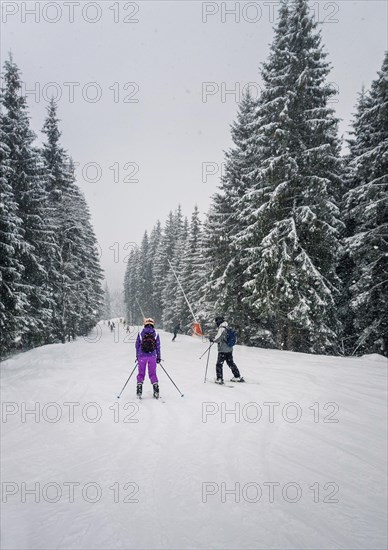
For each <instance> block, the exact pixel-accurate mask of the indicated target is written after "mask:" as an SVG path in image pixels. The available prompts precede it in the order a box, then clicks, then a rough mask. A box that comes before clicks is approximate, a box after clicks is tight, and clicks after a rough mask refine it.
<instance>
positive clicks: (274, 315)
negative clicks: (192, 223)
mask: <svg viewBox="0 0 388 550" xmlns="http://www.w3.org/2000/svg"><path fill="white" fill-rule="evenodd" d="M325 57H326V54H325V53H324V52H323V47H322V45H321V36H320V33H319V32H316V24H315V23H313V21H312V18H311V17H310V16H309V14H308V5H307V2H306V0H296V1H295V2H293V3H292V4H290V3H289V2H288V1H287V0H285V1H283V3H282V5H281V8H280V13H279V23H278V25H277V28H276V30H275V38H274V42H273V44H272V46H271V52H270V56H269V60H268V62H267V63H265V64H264V66H263V70H262V77H263V80H264V85H265V87H264V90H263V93H262V96H261V98H260V102H259V106H258V111H257V129H258V135H257V143H258V146H259V149H260V166H259V170H258V172H257V176H256V177H257V181H256V184H255V189H256V190H258V191H259V192H256V193H252V194H251V195H249V194H248V198H249V199H250V200H248V201H246V202H245V207H244V209H243V210H242V212H241V218H242V219H247V220H249V226H248V228H247V229H245V228H244V232H243V233H242V234H240V235H239V239H237V242H239V243H241V246H244V248H245V256H244V262H245V264H246V265H247V266H248V267H247V269H246V271H245V275H246V277H247V282H246V283H245V288H246V290H247V291H248V292H249V297H248V298H247V299H246V303H247V304H248V306H249V307H250V308H252V310H255V311H256V312H257V316H259V317H260V318H261V319H262V321H263V326H264V328H266V329H269V330H271V333H272V334H273V338H274V339H275V341H276V344H277V346H278V347H281V348H284V349H291V350H295V351H298V350H299V351H306V352H308V351H309V352H314V353H325V352H329V351H333V350H335V349H336V334H337V331H338V329H339V327H338V321H337V319H336V314H335V304H336V299H337V295H338V285H339V282H338V279H337V277H336V262H337V256H338V247H339V243H338V238H339V232H340V230H341V229H342V223H341V222H340V220H339V211H338V207H337V205H336V197H337V196H338V195H339V189H340V187H341V185H342V182H341V177H340V176H341V170H342V166H341V160H340V157H339V150H340V146H339V141H338V138H337V125H338V121H337V119H336V118H335V116H334V113H333V110H332V109H330V108H329V107H328V104H327V102H328V99H329V98H330V96H331V95H332V94H333V90H332V89H331V88H330V87H329V86H328V85H327V84H326V78H327V75H328V73H329V64H328V63H327V62H326V61H325Z"/></svg>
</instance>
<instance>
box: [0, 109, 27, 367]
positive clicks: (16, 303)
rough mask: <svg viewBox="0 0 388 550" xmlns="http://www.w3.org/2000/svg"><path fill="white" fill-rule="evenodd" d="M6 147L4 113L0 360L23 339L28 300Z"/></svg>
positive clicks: (0, 183) (0, 202) (0, 189)
mask: <svg viewBox="0 0 388 550" xmlns="http://www.w3.org/2000/svg"><path fill="white" fill-rule="evenodd" d="M9 152H10V150H9V147H8V146H7V145H6V143H5V138H4V131H3V114H2V113H1V112H0V197H1V199H0V257H1V262H0V335H1V341H0V350H1V351H0V357H3V356H5V355H6V354H7V353H8V352H9V351H11V350H12V349H13V348H14V347H15V346H16V345H17V344H16V343H17V341H18V339H19V338H21V328H22V326H23V317H24V311H25V309H26V307H27V297H26V292H25V289H24V286H23V284H22V282H21V279H22V272H23V265H22V263H21V262H20V252H21V250H22V249H23V247H24V232H23V227H22V220H21V218H19V216H18V214H17V204H16V201H15V197H14V194H13V191H12V186H11V183H10V176H11V173H12V168H11V166H10V159H9Z"/></svg>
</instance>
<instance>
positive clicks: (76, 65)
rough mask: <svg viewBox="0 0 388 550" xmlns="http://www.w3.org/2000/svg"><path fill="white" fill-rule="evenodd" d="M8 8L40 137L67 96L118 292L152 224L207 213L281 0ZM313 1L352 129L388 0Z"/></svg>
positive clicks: (65, 114)
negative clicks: (53, 102)
mask: <svg viewBox="0 0 388 550" xmlns="http://www.w3.org/2000/svg"><path fill="white" fill-rule="evenodd" d="M1 4H2V6H1V7H2V19H1V30H2V37H1V57H2V63H3V61H4V58H5V56H6V55H7V52H8V51H9V50H12V52H13V56H14V60H15V61H16V63H17V64H18V66H19V68H20V69H21V71H22V76H23V81H24V82H25V83H26V90H27V91H28V93H27V97H28V103H29V107H30V113H31V118H32V127H33V129H34V130H35V131H36V132H37V134H38V138H39V139H41V134H40V129H41V127H42V125H43V121H44V117H45V109H46V106H47V100H48V98H49V97H50V96H51V95H54V96H55V97H58V104H59V117H60V118H61V120H62V122H61V129H62V143H63V145H64V147H65V148H66V149H68V151H69V153H70V154H71V156H72V157H73V158H74V160H75V162H77V163H79V165H78V167H77V175H78V182H79V184H80V186H81V188H82V190H83V191H84V193H85V195H86V198H87V201H88V203H89V206H90V210H91V214H92V219H93V224H94V227H95V231H96V235H97V238H98V241H99V244H100V247H101V253H102V256H101V263H102V266H103V268H104V269H105V270H106V278H107V280H108V284H109V285H110V287H111V288H112V289H113V288H118V287H121V285H122V277H123V274H124V269H125V255H126V254H127V253H128V250H129V249H130V248H131V246H132V245H131V244H130V243H133V242H135V243H139V242H140V240H141V237H142V235H143V233H144V230H145V229H147V230H150V229H151V228H152V226H153V225H154V223H155V222H156V220H157V219H158V218H160V219H161V220H164V219H165V217H166V216H167V214H168V212H169V210H170V209H174V208H175V207H176V206H177V205H178V203H180V204H181V205H182V209H183V212H184V213H185V214H186V215H188V216H190V215H191V212H192V210H193V207H194V204H198V206H199V208H200V210H201V212H202V213H204V212H206V210H207V208H208V206H209V204H210V196H211V195H212V193H214V191H215V190H216V187H217V184H218V181H219V176H220V170H221V164H222V162H223V150H225V149H227V148H228V147H229V146H230V144H231V141H230V131H229V125H230V123H231V122H232V121H233V120H234V118H235V115H236V110H237V102H238V100H239V97H240V94H241V91H242V89H243V87H244V86H246V85H247V84H248V83H253V84H251V87H252V89H253V90H255V89H258V88H259V86H260V79H259V74H258V68H259V65H260V63H261V62H263V61H264V60H265V59H266V57H267V55H268V51H269V44H270V42H271V41H272V36H273V25H274V16H275V18H276V14H277V6H278V3H277V2H270V1H265V0H264V1H262V2H252V1H251V2H218V3H217V2H201V1H192V2H190V1H188V2H186V1H185V2H179V1H175V2H172V1H171V2H164V1H157V2H153V1H140V2H125V1H122V2H117V1H116V2H115V1H111V0H107V1H103V2H101V1H100V2H88V1H86V2H83V1H75V2H70V1H69V2H55V1H50V2H14V1H5V0H3V1H2V2H1ZM310 6H311V10H312V11H313V13H314V14H315V17H316V18H317V20H319V21H321V22H322V24H321V29H322V34H323V40H324V44H325V46H326V50H327V51H328V53H329V60H330V61H331V63H332V65H333V70H332V73H331V76H330V81H331V82H332V83H333V86H335V87H336V88H337V89H338V91H339V97H338V102H336V103H334V104H333V105H334V106H335V108H336V110H337V113H338V116H339V117H340V118H341V119H342V121H341V125H340V130H341V134H345V133H346V131H347V130H348V125H349V121H350V119H351V114H352V112H354V104H355V102H356V99H357V94H358V92H359V91H360V89H361V86H362V85H365V86H366V87H369V85H370V83H371V81H372V80H373V79H374V78H376V73H377V71H378V70H379V69H380V67H381V64H382V61H383V55H384V50H385V49H386V48H387V30H386V28H387V27H386V26H387V2H386V1H385V0H381V1H379V0H364V1H352V0H336V1H333V2H332V1H320V2H317V1H316V2H310ZM50 83H51V84H50ZM228 91H229V93H228ZM204 163H206V164H204ZM136 180H138V181H136ZM115 243H116V244H115Z"/></svg>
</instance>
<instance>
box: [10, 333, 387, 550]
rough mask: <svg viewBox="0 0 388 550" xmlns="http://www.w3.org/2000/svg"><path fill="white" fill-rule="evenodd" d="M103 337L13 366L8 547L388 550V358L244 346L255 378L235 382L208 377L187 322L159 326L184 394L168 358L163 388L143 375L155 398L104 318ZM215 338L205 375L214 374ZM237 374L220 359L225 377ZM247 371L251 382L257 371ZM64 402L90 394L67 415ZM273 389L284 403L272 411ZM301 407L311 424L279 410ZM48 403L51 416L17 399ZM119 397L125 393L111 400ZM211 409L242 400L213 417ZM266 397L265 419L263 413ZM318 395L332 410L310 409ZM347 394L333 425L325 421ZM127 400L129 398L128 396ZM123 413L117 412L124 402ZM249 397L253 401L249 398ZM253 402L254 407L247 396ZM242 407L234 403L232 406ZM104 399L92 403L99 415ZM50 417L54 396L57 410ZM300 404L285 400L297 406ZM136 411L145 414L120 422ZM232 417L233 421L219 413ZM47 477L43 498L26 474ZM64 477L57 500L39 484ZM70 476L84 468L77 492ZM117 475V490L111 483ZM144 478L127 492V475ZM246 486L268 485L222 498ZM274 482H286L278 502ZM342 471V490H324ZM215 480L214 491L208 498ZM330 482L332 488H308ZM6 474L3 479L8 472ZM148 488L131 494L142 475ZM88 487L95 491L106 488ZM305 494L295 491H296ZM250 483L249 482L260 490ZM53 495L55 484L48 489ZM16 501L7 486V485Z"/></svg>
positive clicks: (240, 361)
mask: <svg viewBox="0 0 388 550" xmlns="http://www.w3.org/2000/svg"><path fill="white" fill-rule="evenodd" d="M100 327H101V328H102V336H101V339H100V340H99V341H97V342H95V343H88V342H86V341H85V340H84V339H82V338H80V339H79V340H77V341H75V342H71V343H68V344H65V345H62V344H55V345H50V346H44V347H41V348H37V349H34V350H31V351H29V352H27V353H24V354H19V355H15V356H14V357H13V358H10V359H8V360H7V361H5V362H4V363H3V365H2V380H1V381H2V401H3V407H4V403H7V402H11V403H16V404H17V406H18V407H19V410H18V412H17V413H16V414H13V415H8V416H7V417H4V416H3V419H2V420H3V422H2V441H1V442H2V481H3V484H4V483H5V482H14V483H16V484H17V485H16V487H17V488H18V493H17V494H15V495H8V497H7V501H6V502H3V503H2V540H1V548H2V549H3V550H7V549H19V550H21V549H31V550H32V549H34V550H35V549H36V550H38V549H39V550H40V549H54V548H55V549H57V548H58V549H85V550H86V549H88V550H91V549H151V548H152V549H159V548H160V549H178V548H179V549H194V548H199V549H207V548H210V549H218V548H219V549H221V548H222V549H235V548H236V549H237V548H241V549H256V548H257V549H298V550H301V549H306V550H307V549H309V550H310V549H349V550H350V549H373V550H375V549H382V548H385V547H386V542H387V541H386V536H387V534H386V514H387V507H386V506H387V501H386V486H387V478H386V465H387V463H386V459H387V455H386V441H387V421H386V412H387V411H386V388H387V384H386V382H387V361H386V359H384V358H382V357H380V356H378V355H371V356H365V357H363V358H337V357H326V356H312V355H307V354H301V353H292V352H281V351H274V350H264V349H258V348H246V347H243V346H236V348H235V353H234V355H235V361H236V363H237V365H238V366H239V368H240V370H241V373H242V375H243V376H244V377H245V379H246V380H247V383H246V384H235V386H236V387H234V388H233V389H232V390H231V389H230V388H223V387H222V386H221V387H217V386H216V385H215V384H213V383H211V382H206V384H204V382H203V377H204V371H205V364H206V358H207V357H206V355H205V356H204V357H203V359H202V360H201V361H200V360H199V359H198V357H199V355H200V354H201V353H202V352H203V351H204V349H205V347H204V346H205V345H206V344H205V343H202V342H201V341H200V340H199V339H196V338H191V337H188V336H181V335H180V336H178V338H177V340H176V342H174V343H172V342H171V335H170V334H168V333H164V332H163V331H160V334H161V341H162V357H163V358H164V360H165V361H164V363H163V366H164V367H165V369H166V370H167V372H168V373H169V374H170V376H171V377H172V378H173V380H174V381H175V383H176V384H177V385H178V387H179V388H180V389H181V391H182V392H183V393H184V394H185V396H184V397H183V398H181V397H180V394H179V393H178V391H177V390H176V388H175V387H174V386H173V385H172V383H171V382H170V380H169V379H168V377H167V376H166V375H165V373H164V372H163V370H162V369H161V368H160V367H158V376H159V383H160V394H161V400H163V401H164V399H165V403H161V402H158V401H157V400H155V399H153V398H152V393H151V384H150V382H149V380H148V379H146V381H145V383H144V399H143V400H141V401H140V402H139V401H138V400H137V399H136V395H135V388H136V378H135V376H136V371H135V373H134V375H133V378H132V379H131V380H130V382H129V383H128V385H127V387H126V389H125V390H124V392H123V394H122V397H121V399H119V400H118V399H117V398H116V396H117V395H118V393H119V391H120V390H121V388H122V386H123V385H124V383H125V381H126V379H127V377H128V376H129V373H130V372H131V370H132V368H133V366H134V359H135V356H134V342H129V343H128V342H126V343H124V342H123V339H124V331H123V330H122V327H120V329H121V332H122V334H121V337H120V338H119V340H120V341H119V342H115V341H114V335H113V334H112V333H110V331H108V327H107V326H106V325H100ZM215 357H216V356H215V350H212V354H211V357H210V362H209V370H208V379H209V380H212V377H213V376H215ZM231 376H232V374H231V372H230V370H229V369H228V367H227V366H226V365H225V366H224V377H225V380H229V378H231ZM249 382H250V383H249ZM66 402H73V403H74V402H76V403H80V406H78V407H76V408H75V409H74V422H69V417H68V409H67V408H66V407H65V406H64V403H66ZM91 402H95V403H98V405H99V407H100V408H101V411H102V417H101V419H100V420H99V421H98V422H95V423H93V422H87V421H86V420H84V418H83V417H82V414H81V409H82V407H83V406H84V405H85V404H87V403H91ZM265 402H272V403H273V402H278V403H280V406H278V407H275V418H274V422H269V418H268V406H264V405H263V403H265ZM291 402H294V403H297V404H298V405H299V406H300V407H301V410H302V417H301V419H300V421H299V422H287V421H286V420H285V419H284V418H283V417H282V414H281V409H282V407H283V406H284V405H285V404H287V403H291ZM22 403H26V404H28V405H29V407H31V406H32V405H33V404H34V403H40V407H41V411H40V414H39V422H35V421H34V418H33V416H32V415H27V417H26V421H25V422H22V415H21V412H20V409H21V406H22V405H21V404H22ZM47 403H57V404H58V405H59V406H60V410H61V411H62V418H61V419H60V420H58V422H56V423H54V422H52V423H51V422H48V421H47V420H45V419H44V418H42V409H43V406H44V405H45V404H47ZM115 403H116V405H115ZM204 403H210V404H211V403H212V404H213V405H207V406H208V407H214V408H215V409H217V408H218V410H219V411H221V409H222V408H223V407H226V408H227V409H228V410H231V409H233V408H236V407H240V414H238V412H237V415H238V416H237V419H238V420H239V422H237V421H236V416H233V414H231V413H229V414H226V415H225V416H224V418H222V417H221V412H217V413H216V414H214V415H211V416H210V415H209V416H208V417H207V420H206V421H203V418H202V411H203V407H205V406H206V405H204ZM249 403H251V404H252V403H253V404H255V403H256V404H259V405H260V406H261V409H262V417H261V419H260V420H258V421H257V422H250V421H249V419H248V420H247V418H246V417H247V415H248V416H249V417H250V418H252V417H254V412H255V410H256V411H257V408H255V407H256V405H251V408H249V407H247V404H249ZM314 403H319V407H320V419H319V422H314V416H313V411H312V410H311V409H309V407H312V406H313V404H314ZM326 403H336V404H338V406H339V410H338V412H336V413H335V414H334V416H333V417H334V418H335V419H339V422H337V423H328V422H323V419H324V417H327V416H328V415H329V413H330V412H331V409H330V408H329V409H327V410H323V406H324V405H325V404H326ZM125 404H128V405H127V407H128V409H127V410H124V406H125ZM109 407H116V410H117V408H118V411H119V415H120V416H119V421H118V422H115V421H114V410H113V409H109ZM244 407H245V409H244ZM243 409H244V410H245V413H244V414H245V417H244V416H243V414H242V410H243ZM235 410H237V409H235ZM95 412H96V409H95V408H90V413H89V414H90V417H92V416H93V415H94V414H95ZM47 414H49V415H50V417H53V416H54V415H55V410H54V409H53V408H51V409H50V411H49V409H47ZM294 414H295V408H294V409H292V408H291V409H289V415H290V417H291V416H293V415H294ZM127 415H129V417H127V420H128V419H129V420H137V422H128V421H127V422H124V417H126V416H127ZM222 420H224V421H222ZM23 482H25V483H26V485H27V487H28V488H29V489H30V488H31V487H32V486H33V485H34V484H35V483H39V484H40V489H41V490H40V491H39V493H40V502H34V497H33V496H31V495H27V496H26V497H25V500H26V502H22V501H21V500H22V497H21V484H22V483H23ZM52 482H55V483H57V484H59V486H60V487H61V489H62V496H61V498H60V499H59V500H58V502H47V499H46V500H45V498H44V497H43V496H42V487H43V486H44V485H45V484H46V483H52ZM64 482H78V483H80V487H78V489H77V488H76V489H75V496H74V502H69V498H68V490H67V489H66V487H65V486H63V483H64ZM88 482H94V483H98V484H99V486H100V487H101V490H102V495H101V498H100V500H99V501H98V502H95V503H91V502H87V501H85V500H84V499H82V496H81V488H82V487H84V486H85V484H86V483H88ZM115 482H117V483H119V485H120V488H121V489H120V491H121V492H120V495H119V502H114V492H113V490H111V489H109V487H112V486H113V484H114V483H115ZM128 482H132V484H135V485H132V486H129V489H128V490H127V491H124V490H123V486H124V485H125V484H126V483H128ZM223 482H224V483H225V487H226V489H229V490H230V489H234V488H235V487H236V485H235V484H236V483H239V484H240V489H241V490H242V488H243V487H244V485H245V484H250V483H251V484H253V483H258V484H260V487H261V489H262V491H263V494H262V497H261V499H260V500H259V501H258V502H249V501H248V500H249V498H251V499H252V498H254V496H255V495H254V494H253V493H249V497H248V499H244V498H243V495H242V494H241V490H240V501H239V502H236V496H235V495H233V494H227V495H225V499H224V500H225V502H222V501H221V483H223ZM265 482H277V483H280V487H278V488H277V489H276V490H275V499H274V502H269V498H268V488H267V487H266V486H264V485H263V483H265ZM289 482H294V483H298V484H299V486H300V487H301V489H302V496H301V498H300V500H299V501H298V502H294V503H291V502H287V501H286V500H285V499H284V498H282V493H281V489H282V487H283V486H284V484H286V483H289ZM330 482H334V483H336V484H337V485H338V487H339V492H338V493H337V495H335V497H334V498H338V502H337V503H325V502H322V501H323V498H324V497H326V496H327V495H328V494H329V493H330V492H331V487H328V488H327V489H326V490H325V489H324V486H325V484H326V483H330ZM203 483H216V484H218V487H219V488H220V490H219V492H218V493H217V494H216V495H213V496H208V497H207V502H203V497H202V490H203V486H202V484H203ZM314 483H318V484H319V488H320V502H314V500H313V492H312V490H311V489H309V487H310V486H312V485H313V484H314ZM3 486H4V485H3ZM136 487H138V489H139V490H138V493H137V494H133V495H132V498H133V499H137V500H138V502H123V501H124V498H125V497H126V496H129V497H131V490H132V488H136ZM94 494H95V493H94V492H93V491H91V492H90V496H92V497H93V496H94ZM294 494H295V493H294V492H293V491H291V490H290V495H291V496H293V495H294ZM252 495H253V496H252ZM49 496H52V493H49ZM3 500H4V495H3Z"/></svg>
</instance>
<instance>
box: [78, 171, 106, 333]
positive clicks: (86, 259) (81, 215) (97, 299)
mask: <svg viewBox="0 0 388 550" xmlns="http://www.w3.org/2000/svg"><path fill="white" fill-rule="evenodd" d="M70 170H72V171H73V170H74V167H73V166H72V163H71V164H70ZM72 199H73V210H74V211H75V212H77V213H78V216H77V220H74V221H75V222H76V221H77V222H78V223H79V225H80V226H81V228H82V230H81V239H80V247H79V249H78V250H76V248H75V247H73V249H72V253H73V254H74V260H75V265H76V268H77V273H78V277H77V302H78V305H76V306H75V308H76V309H77V314H78V317H79V322H78V323H76V324H75V326H74V335H77V336H78V335H86V334H88V332H89V331H90V330H91V329H92V328H93V327H94V326H95V325H96V323H97V321H98V320H99V312H100V309H101V304H102V302H103V289H102V280H103V271H102V269H101V266H100V260H99V249H98V243H97V239H96V236H95V233H94V229H93V225H92V223H91V215H90V211H89V207H88V205H87V202H86V200H85V197H84V195H83V193H82V192H81V190H80V189H79V187H78V186H77V185H74V187H73V189H72ZM70 234H71V236H73V231H72V230H70ZM77 236H78V233H77Z"/></svg>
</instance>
